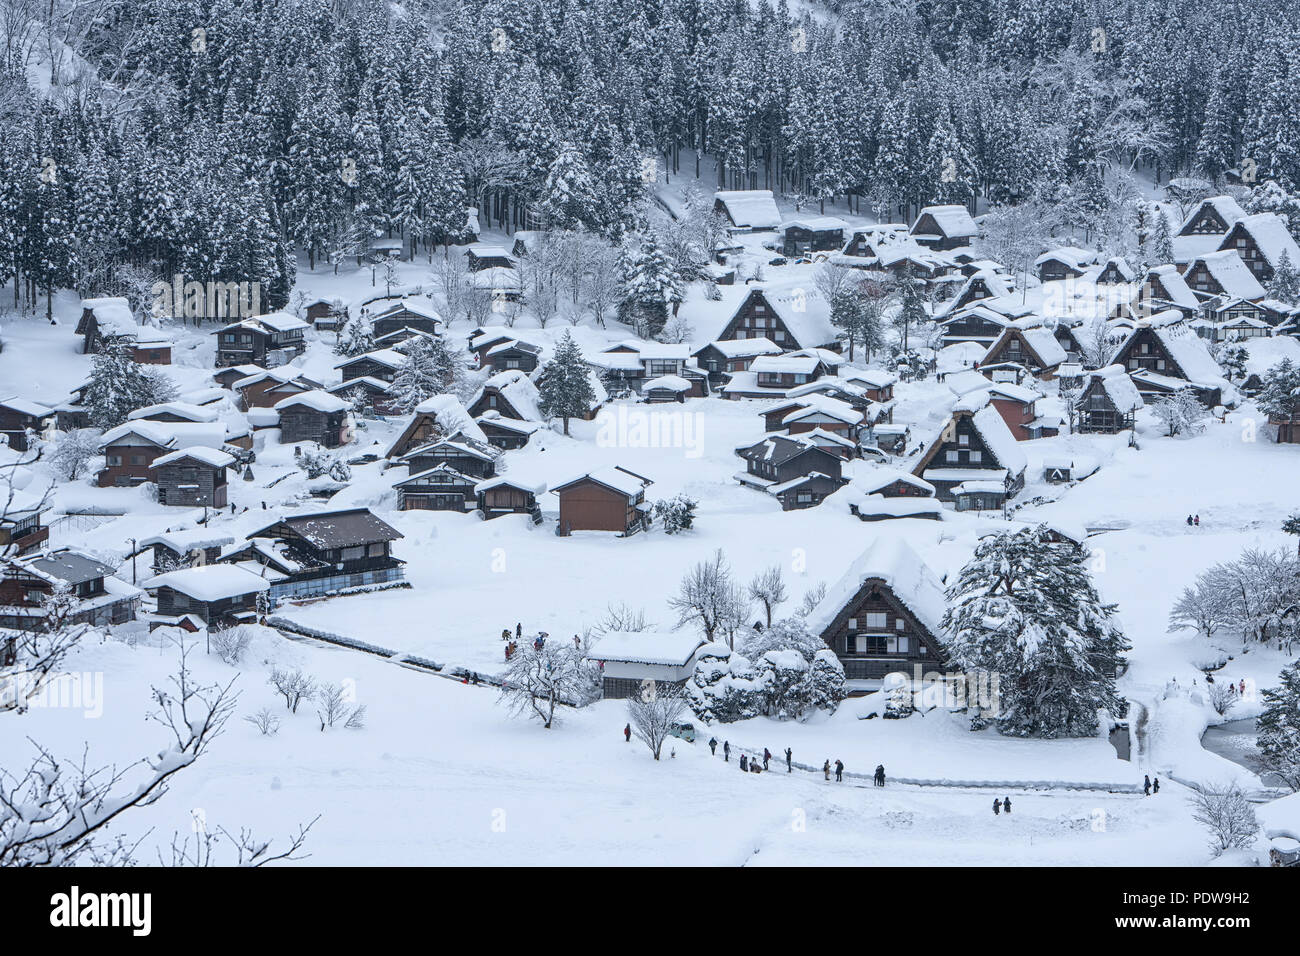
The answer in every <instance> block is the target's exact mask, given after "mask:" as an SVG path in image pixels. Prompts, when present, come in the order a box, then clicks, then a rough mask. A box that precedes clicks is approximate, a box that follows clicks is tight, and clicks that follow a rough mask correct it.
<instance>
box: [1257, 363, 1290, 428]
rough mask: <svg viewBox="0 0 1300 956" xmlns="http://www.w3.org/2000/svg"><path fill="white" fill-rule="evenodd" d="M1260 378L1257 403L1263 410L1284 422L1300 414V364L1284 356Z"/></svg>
mask: <svg viewBox="0 0 1300 956" xmlns="http://www.w3.org/2000/svg"><path fill="white" fill-rule="evenodd" d="M1260 378H1261V387H1260V390H1259V393H1258V394H1257V395H1256V396H1255V404H1256V406H1257V407H1258V408H1259V410H1260V411H1261V412H1263V413H1264V414H1265V415H1267V416H1268V417H1269V418H1276V419H1281V420H1282V421H1284V422H1289V421H1291V420H1292V418H1293V417H1294V416H1296V415H1297V414H1300V366H1297V365H1295V364H1294V363H1293V362H1292V361H1291V360H1290V359H1285V358H1284V359H1282V361H1280V362H1278V363H1277V364H1276V365H1274V366H1273V367H1272V368H1270V369H1269V370H1268V371H1267V372H1265V373H1264V374H1263V375H1262V376H1261V377H1260Z"/></svg>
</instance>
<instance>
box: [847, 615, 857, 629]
mask: <svg viewBox="0 0 1300 956" xmlns="http://www.w3.org/2000/svg"><path fill="white" fill-rule="evenodd" d="M857 629H858V619H857V618H856V617H851V618H849V630H850V631H856V630H857Z"/></svg>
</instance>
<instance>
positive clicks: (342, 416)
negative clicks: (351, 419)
mask: <svg viewBox="0 0 1300 956" xmlns="http://www.w3.org/2000/svg"><path fill="white" fill-rule="evenodd" d="M347 415H348V413H347V411H346V409H345V410H342V411H335V412H323V411H321V410H319V409H316V408H312V407H311V406H310V405H306V404H301V405H289V406H287V407H285V408H282V409H280V442H281V443H282V444H295V443H297V442H304V441H314V442H319V443H320V444H321V445H323V446H324V447H326V448H338V447H339V445H341V444H343V425H344V422H345V420H346V419H347Z"/></svg>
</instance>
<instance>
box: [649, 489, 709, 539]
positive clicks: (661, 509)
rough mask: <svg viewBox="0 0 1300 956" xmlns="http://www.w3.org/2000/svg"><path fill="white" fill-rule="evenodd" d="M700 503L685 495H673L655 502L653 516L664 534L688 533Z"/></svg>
mask: <svg viewBox="0 0 1300 956" xmlns="http://www.w3.org/2000/svg"><path fill="white" fill-rule="evenodd" d="M699 506H700V503H699V502H698V501H696V500H695V499H694V498H691V497H689V496H687V495H675V496H674V497H672V498H665V499H663V500H662V501H656V502H655V505H654V516H655V517H656V518H658V519H659V521H660V526H661V527H662V528H663V529H664V534H676V533H677V532H679V531H689V530H691V527H692V526H693V525H694V523H695V509H696V508H698V507H699Z"/></svg>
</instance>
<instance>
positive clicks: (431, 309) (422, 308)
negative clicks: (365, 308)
mask: <svg viewBox="0 0 1300 956" xmlns="http://www.w3.org/2000/svg"><path fill="white" fill-rule="evenodd" d="M397 312H410V313H412V314H414V315H418V316H422V317H423V318H426V319H433V320H435V321H437V322H441V321H442V315H441V314H440V313H439V312H438V309H437V308H436V307H435V306H434V304H433V302H432V300H430V299H428V298H426V297H424V296H411V297H407V298H403V299H399V300H398V301H396V302H393V303H391V304H389V305H386V306H384V307H383V308H382V310H381V311H379V312H376V313H374V314H373V315H371V316H370V318H371V320H378V319H383V318H387V317H389V316H390V315H392V314H393V313H397Z"/></svg>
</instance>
